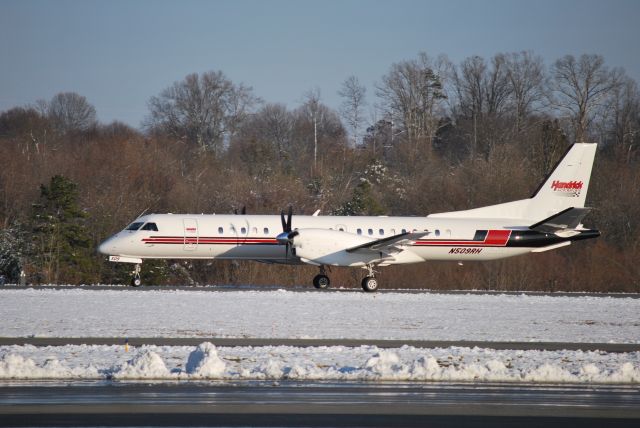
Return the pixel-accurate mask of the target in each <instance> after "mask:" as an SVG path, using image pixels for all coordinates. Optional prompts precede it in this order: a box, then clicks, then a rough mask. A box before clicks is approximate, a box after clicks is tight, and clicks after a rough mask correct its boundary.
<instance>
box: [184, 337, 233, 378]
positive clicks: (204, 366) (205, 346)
mask: <svg viewBox="0 0 640 428" xmlns="http://www.w3.org/2000/svg"><path fill="white" fill-rule="evenodd" d="M225 366H226V364H225V362H224V361H222V359H220V357H218V351H217V350H216V347H215V346H214V345H213V344H211V343H209V342H205V343H202V344H200V345H198V347H197V348H196V349H195V351H193V352H192V353H190V354H189V359H188V360H187V366H186V369H187V373H188V374H190V375H191V376H194V377H202V378H217V377H220V376H222V375H223V374H224V368H225Z"/></svg>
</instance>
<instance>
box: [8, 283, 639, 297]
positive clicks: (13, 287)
mask: <svg viewBox="0 0 640 428" xmlns="http://www.w3.org/2000/svg"><path fill="white" fill-rule="evenodd" d="M25 288H33V289H34V290H71V289H81V290H96V291H99V290H122V291H130V292H140V291H154V290H172V291H175V290H184V291H274V290H287V291H294V292H309V291H313V292H317V293H353V292H358V293H363V291H362V289H361V288H355V287H354V288H328V289H326V290H316V289H314V288H313V287H312V286H311V285H309V286H308V287H300V286H297V287H280V286H268V285H264V286H263V285H260V286H257V285H256V286H252V285H238V286H235V285H206V286H168V285H147V286H142V287H129V286H124V285H78V286H75V285H55V286H53V285H44V286H38V285H35V286H28V287H21V286H17V285H5V286H4V287H1V286H0V290H3V289H5V290H24V289H25ZM377 293H410V294H478V295H485V294H489V295H491V294H496V295H500V294H506V295H514V296H519V295H526V296H550V297H554V296H555V297H562V296H566V297H581V296H588V297H610V298H628V299H640V293H586V292H577V293H573V292H572V293H569V292H555V293H548V292H544V291H499V290H425V289H384V288H381V289H379V290H378V291H377Z"/></svg>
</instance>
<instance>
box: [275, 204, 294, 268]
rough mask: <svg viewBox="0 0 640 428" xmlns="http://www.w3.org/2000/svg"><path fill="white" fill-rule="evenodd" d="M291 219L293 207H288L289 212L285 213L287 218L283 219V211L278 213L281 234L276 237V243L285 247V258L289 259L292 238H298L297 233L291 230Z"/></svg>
mask: <svg viewBox="0 0 640 428" xmlns="http://www.w3.org/2000/svg"><path fill="white" fill-rule="evenodd" d="M292 217H293V207H292V206H291V205H289V210H288V212H287V216H286V217H285V214H284V211H280V221H281V222H282V233H280V234H279V235H278V236H276V239H277V241H278V242H279V243H280V244H283V245H286V246H287V253H286V257H287V259H288V258H289V253H290V251H291V244H292V243H293V238H294V237H296V236H298V231H297V230H293V231H292V229H291V218H292Z"/></svg>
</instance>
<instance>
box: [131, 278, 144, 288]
mask: <svg viewBox="0 0 640 428" xmlns="http://www.w3.org/2000/svg"><path fill="white" fill-rule="evenodd" d="M141 285H142V280H141V279H140V276H138V275H136V276H134V277H133V278H131V286H132V287H140V286H141Z"/></svg>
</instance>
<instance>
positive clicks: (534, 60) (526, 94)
mask: <svg viewBox="0 0 640 428" xmlns="http://www.w3.org/2000/svg"><path fill="white" fill-rule="evenodd" d="M505 60H506V62H505V66H506V70H507V74H506V76H507V79H508V80H509V86H510V89H511V101H512V105H513V114H514V116H515V119H516V126H515V127H516V131H517V132H520V130H521V128H522V123H523V121H524V119H525V118H526V117H527V116H528V115H529V114H531V112H532V110H533V108H534V106H535V105H536V103H540V102H541V101H543V100H544V98H545V91H544V83H545V68H544V63H543V61H542V58H541V57H540V56H534V55H533V53H531V52H529V51H523V52H515V53H510V54H507V55H505Z"/></svg>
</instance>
